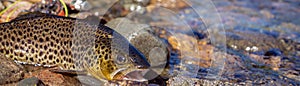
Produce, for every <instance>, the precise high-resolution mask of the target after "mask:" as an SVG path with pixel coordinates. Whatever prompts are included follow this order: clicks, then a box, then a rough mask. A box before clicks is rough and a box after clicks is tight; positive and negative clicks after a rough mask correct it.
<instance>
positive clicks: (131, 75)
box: [112, 69, 148, 82]
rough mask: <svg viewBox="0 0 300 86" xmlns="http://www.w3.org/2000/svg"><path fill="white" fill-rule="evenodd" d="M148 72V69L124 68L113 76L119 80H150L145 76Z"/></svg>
mask: <svg viewBox="0 0 300 86" xmlns="http://www.w3.org/2000/svg"><path fill="white" fill-rule="evenodd" d="M147 72H148V69H134V70H130V69H123V70H119V71H118V72H117V73H115V74H114V75H113V76H112V77H114V78H115V79H119V80H129V81H137V82H143V81H148V79H146V78H144V75H145V74H146V73H147Z"/></svg>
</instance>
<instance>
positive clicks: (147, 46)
mask: <svg viewBox="0 0 300 86" xmlns="http://www.w3.org/2000/svg"><path fill="white" fill-rule="evenodd" d="M107 26H109V27H111V28H113V29H114V30H116V31H117V32H119V33H120V34H121V35H123V36H124V37H126V38H127V39H128V40H129V41H130V43H131V44H133V45H134V46H135V47H136V48H137V49H138V50H140V51H141V52H142V53H143V54H144V55H145V56H146V57H147V59H148V61H149V63H150V64H151V69H152V70H154V71H155V72H156V73H157V74H161V72H162V71H163V69H164V68H165V66H166V63H167V56H169V55H168V54H169V52H168V49H167V47H166V45H165V44H164V43H163V42H162V41H160V39H159V38H157V37H155V36H153V35H152V34H151V32H152V30H151V28H150V27H149V26H148V25H145V24H136V23H134V22H132V21H130V20H129V19H126V18H117V19H114V20H111V21H110V22H108V23H107ZM157 74H156V75H152V76H151V77H147V78H148V79H153V78H155V77H156V76H158V75H157Z"/></svg>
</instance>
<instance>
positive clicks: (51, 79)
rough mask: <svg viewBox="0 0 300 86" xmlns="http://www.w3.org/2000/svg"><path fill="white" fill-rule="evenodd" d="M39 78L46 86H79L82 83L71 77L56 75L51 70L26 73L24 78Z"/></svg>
mask: <svg viewBox="0 0 300 86" xmlns="http://www.w3.org/2000/svg"><path fill="white" fill-rule="evenodd" d="M31 77H37V78H38V79H40V80H41V81H42V82H43V83H44V84H45V85H68V86H70V85H72V86H79V85H81V84H80V82H79V81H78V80H77V79H76V78H74V77H71V76H67V75H63V74H59V73H54V72H51V71H50V70H49V68H46V69H43V70H36V71H34V72H31V73H26V74H25V76H24V78H31Z"/></svg>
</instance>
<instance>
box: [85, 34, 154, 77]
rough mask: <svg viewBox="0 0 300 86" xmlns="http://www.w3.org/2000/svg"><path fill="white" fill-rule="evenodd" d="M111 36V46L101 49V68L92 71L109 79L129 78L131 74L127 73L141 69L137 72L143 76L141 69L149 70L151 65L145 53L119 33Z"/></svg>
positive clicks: (95, 74)
mask: <svg viewBox="0 0 300 86" xmlns="http://www.w3.org/2000/svg"><path fill="white" fill-rule="evenodd" d="M109 37H110V38H109V43H107V44H108V45H110V46H105V48H101V49H102V50H99V51H101V52H102V53H100V54H103V55H98V56H100V58H101V59H98V60H99V62H100V63H99V64H98V66H100V68H99V69H96V70H94V69H93V70H94V71H96V72H93V71H90V72H91V73H93V75H94V76H104V78H106V79H107V80H115V79H122V80H124V79H129V78H128V77H129V76H126V75H132V74H133V73H132V72H137V71H139V72H137V73H138V74H139V75H140V76H142V74H141V71H147V70H148V68H149V67H150V64H149V63H148V61H147V59H146V57H145V56H144V55H143V53H141V52H140V51H139V50H138V49H136V48H135V47H134V46H133V45H132V44H130V43H129V41H128V40H127V39H126V38H125V37H123V36H122V35H120V34H119V33H114V35H111V36H109ZM99 40H103V39H99ZM107 44H106V45H107ZM97 49H100V48H97ZM99 74H102V75H99ZM126 77H127V78H126ZM135 80H140V79H135Z"/></svg>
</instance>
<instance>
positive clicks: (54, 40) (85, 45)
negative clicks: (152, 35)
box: [0, 13, 150, 80]
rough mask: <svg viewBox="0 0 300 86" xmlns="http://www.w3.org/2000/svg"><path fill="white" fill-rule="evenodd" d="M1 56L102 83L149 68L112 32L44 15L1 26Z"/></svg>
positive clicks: (37, 14)
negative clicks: (82, 72)
mask: <svg viewBox="0 0 300 86" xmlns="http://www.w3.org/2000/svg"><path fill="white" fill-rule="evenodd" d="M0 53H1V54H3V55H4V56H5V57H6V58H9V59H12V60H14V61H15V62H17V63H22V64H32V65H36V66H44V67H53V66H54V67H58V68H59V70H62V71H85V72H86V73H87V74H88V75H91V76H93V77H95V78H97V79H100V80H114V79H115V78H114V76H117V75H118V76H120V75H121V76H124V75H126V74H127V73H130V72H132V71H134V70H139V69H146V68H148V67H150V64H149V63H148V62H147V60H146V57H145V56H144V55H143V54H142V53H141V52H140V51H139V50H137V49H136V48H135V47H134V46H133V45H131V44H130V43H129V41H128V40H126V38H125V37H123V36H122V35H120V34H119V33H118V32H116V31H114V30H113V29H111V28H109V27H106V26H104V25H102V24H99V25H95V24H91V23H89V22H88V21H86V20H84V19H76V18H70V17H61V16H55V15H51V14H42V13H28V14H25V15H22V16H20V17H18V18H16V19H14V20H12V21H10V22H6V23H1V24H0Z"/></svg>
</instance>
